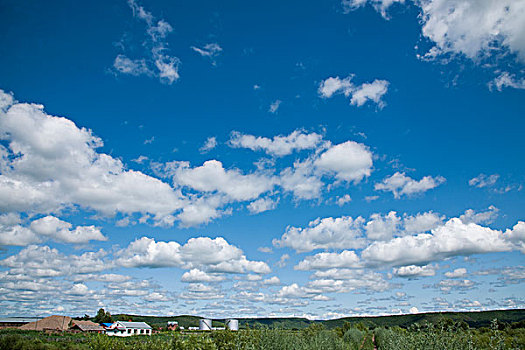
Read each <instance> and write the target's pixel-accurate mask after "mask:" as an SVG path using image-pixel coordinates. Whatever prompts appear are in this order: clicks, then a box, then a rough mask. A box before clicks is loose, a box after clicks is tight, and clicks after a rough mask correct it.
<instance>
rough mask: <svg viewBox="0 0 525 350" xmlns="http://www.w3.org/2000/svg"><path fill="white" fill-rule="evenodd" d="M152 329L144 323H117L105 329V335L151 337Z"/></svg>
mask: <svg viewBox="0 0 525 350" xmlns="http://www.w3.org/2000/svg"><path fill="white" fill-rule="evenodd" d="M151 331H152V328H151V326H150V325H149V324H147V323H146V322H124V321H117V322H115V323H113V324H112V325H111V326H110V327H107V328H106V334H107V335H110V336H117V337H130V336H132V335H151Z"/></svg>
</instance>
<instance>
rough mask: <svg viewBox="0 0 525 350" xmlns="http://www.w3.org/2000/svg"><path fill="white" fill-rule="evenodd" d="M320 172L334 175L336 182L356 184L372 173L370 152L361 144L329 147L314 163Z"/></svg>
mask: <svg viewBox="0 0 525 350" xmlns="http://www.w3.org/2000/svg"><path fill="white" fill-rule="evenodd" d="M314 165H315V166H316V167H317V168H318V169H319V170H320V171H322V172H326V173H329V174H334V175H335V177H336V178H337V179H338V180H342V181H348V182H354V183H358V182H360V181H361V180H362V179H363V178H364V177H368V176H370V173H371V171H372V165H373V161H372V152H370V150H369V148H368V147H367V146H365V145H363V144H361V143H357V142H354V141H346V142H344V143H340V144H338V145H334V146H331V147H330V148H329V149H328V150H326V151H325V152H324V153H322V154H321V155H320V156H319V158H318V159H316V160H315V161H314Z"/></svg>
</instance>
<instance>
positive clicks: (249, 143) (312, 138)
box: [229, 130, 323, 157]
mask: <svg viewBox="0 0 525 350" xmlns="http://www.w3.org/2000/svg"><path fill="white" fill-rule="evenodd" d="M322 139H323V136H322V135H320V134H317V133H315V132H312V133H306V132H304V131H302V130H295V131H293V132H292V133H290V134H289V135H287V136H283V135H278V136H274V137H273V138H267V137H261V136H253V135H246V134H242V133H240V132H237V131H234V132H232V134H231V137H230V141H229V145H230V146H231V147H234V148H248V149H251V150H252V151H263V152H266V153H267V154H269V155H272V156H274V157H282V156H286V155H289V154H292V152H294V151H302V150H306V149H314V148H316V147H317V146H318V145H319V144H320V143H321V141H322Z"/></svg>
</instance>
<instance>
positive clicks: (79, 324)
mask: <svg viewBox="0 0 525 350" xmlns="http://www.w3.org/2000/svg"><path fill="white" fill-rule="evenodd" d="M69 329H70V330H71V331H78V332H85V333H105V332H106V330H105V329H104V327H102V326H101V325H99V324H98V323H95V322H91V321H77V320H73V324H72V326H71V327H70V328H69Z"/></svg>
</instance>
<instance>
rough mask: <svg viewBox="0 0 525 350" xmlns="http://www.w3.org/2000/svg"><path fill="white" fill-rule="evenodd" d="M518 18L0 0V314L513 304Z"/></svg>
mask: <svg viewBox="0 0 525 350" xmlns="http://www.w3.org/2000/svg"><path fill="white" fill-rule="evenodd" d="M524 10H525V0H515V1H498V0H486V1H485V2H483V4H480V3H478V2H476V1H475V0H458V1H450V0H413V1H409V0H407V1H403V0H395V1H390V0H374V1H372V0H364V1H363V0H330V1H323V0H312V1H309V2H306V3H305V2H304V1H303V2H299V1H297V0H292V1H289V2H286V3H284V4H283V3H281V2H278V1H266V2H264V3H253V4H248V3H245V2H242V1H238V0H234V1H231V2H227V3H216V2H213V1H209V0H203V1H202V2H198V3H195V2H188V1H182V0H178V1H175V2H173V1H165V0H158V1H153V0H118V1H117V0H115V1H111V2H109V3H108V2H105V1H93V2H91V3H89V4H83V5H82V6H79V5H77V4H68V3H66V4H59V3H51V4H48V3H42V2H40V1H36V0H24V1H15V0H7V1H4V2H2V4H0V50H2V51H0V306H1V307H2V309H3V310H4V311H3V312H4V313H5V316H6V317H12V316H16V315H20V314H27V313H28V312H33V314H34V315H37V316H42V315H50V314H60V313H64V314H81V315H82V314H88V315H91V314H94V313H96V311H97V310H98V309H99V308H104V309H105V310H106V311H110V312H111V310H119V313H122V314H142V315H145V314H150V313H151V314H156V315H158V314H167V315H169V314H171V315H175V314H177V315H182V314H188V315H191V314H199V315H203V316H202V317H205V318H211V319H221V316H224V315H229V316H228V317H230V318H238V319H242V318H254V317H257V318H285V317H286V318H287V317H299V318H308V319H317V320H321V319H323V320H329V319H336V318H344V317H381V316H396V315H400V314H421V313H433V312H438V313H440V312H467V311H468V312H470V311H475V312H478V311H497V310H512V309H524V308H525V294H524V291H525V290H524V288H523V283H524V281H525V267H524V265H523V262H524V261H525V260H524V255H523V254H525V215H524V214H523V213H524V210H525V196H524V189H523V186H524V185H525V162H523V159H524V157H523V155H524V154H525V141H524V138H523V135H524V134H525V120H524V119H523V116H524V115H525V103H524V101H525V36H524V35H523V33H525V22H524V21H520V20H519V19H520V18H521V16H522V15H523V13H524ZM481 19H484V20H483V21H481ZM520 159H521V161H520ZM171 315H170V316H166V317H171ZM241 315H245V316H241ZM222 318H224V317H222Z"/></svg>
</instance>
